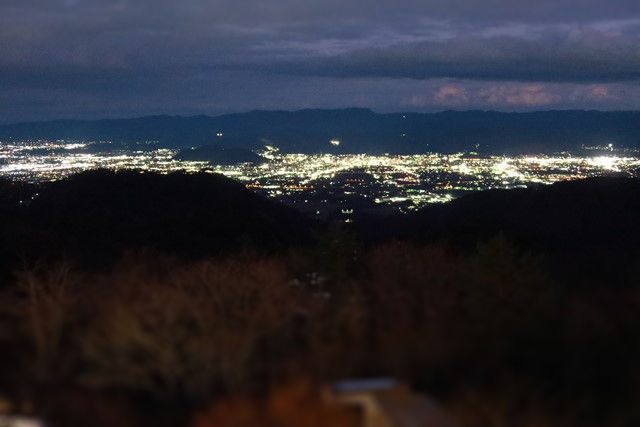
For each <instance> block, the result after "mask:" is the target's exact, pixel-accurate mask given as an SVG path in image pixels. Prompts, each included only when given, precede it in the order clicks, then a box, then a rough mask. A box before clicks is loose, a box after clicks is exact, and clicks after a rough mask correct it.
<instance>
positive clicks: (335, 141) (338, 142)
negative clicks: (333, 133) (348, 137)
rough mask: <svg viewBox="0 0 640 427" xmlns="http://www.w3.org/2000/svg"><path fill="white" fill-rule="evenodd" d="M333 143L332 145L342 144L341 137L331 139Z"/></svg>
mask: <svg viewBox="0 0 640 427" xmlns="http://www.w3.org/2000/svg"><path fill="white" fill-rule="evenodd" d="M329 142H330V143H331V145H333V146H334V147H337V146H338V145H340V140H339V139H332V140H331V141H329Z"/></svg>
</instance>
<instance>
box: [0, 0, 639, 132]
mask: <svg viewBox="0 0 640 427" xmlns="http://www.w3.org/2000/svg"><path fill="white" fill-rule="evenodd" d="M639 83H640V1H638V0H526V1H525V0H483V1H479V0H448V1H442V0H369V1H363V0H322V1H320V0H313V1H309V0H212V1H205V0H135V1H133V0H113V1H107V0H0V122H4V123H6V122H15V121H26V120H41V119H53V118H97V117H129V116H141V115H148V114H164V113H166V114H221V113H228V112H236V111H246V110H251V109H300V108H316V107H319V108H335V107H351V106H357V107H368V108H372V109H374V110H376V111H381V112H386V111H439V110H447V109H491V110H505V111H527V110H548V109H565V108H579V109H602V110H612V109H614V110H616V109H638V108H640V84H639Z"/></svg>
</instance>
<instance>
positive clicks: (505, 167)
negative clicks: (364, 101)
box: [0, 141, 640, 221]
mask: <svg viewBox="0 0 640 427" xmlns="http://www.w3.org/2000/svg"><path fill="white" fill-rule="evenodd" d="M595 148H598V147H595ZM604 148H606V149H607V151H602V150H596V149H593V147H583V150H582V154H580V155H575V154H569V153H560V154H557V155H537V156H511V157H506V156H481V155H478V154H476V153H455V154H438V153H432V154H420V155H367V154H283V153H280V152H279V151H278V149H277V148H274V147H270V146H267V147H265V149H264V150H263V151H261V152H260V153H259V154H260V155H261V156H262V158H263V159H264V161H263V162H260V163H240V164H234V165H210V164H209V163H207V162H205V161H182V160H177V159H176V158H175V155H176V154H177V152H178V151H177V150H172V149H167V148H158V147H157V146H155V145H154V144H153V143H140V144H133V145H129V146H120V145H118V144H110V143H108V142H102V143H90V142H81V141H73V142H69V141H22V142H11V143H2V144H1V145H0V176H2V177H4V178H8V179H14V180H25V181H30V182H39V181H51V180H59V179H61V178H64V177H66V176H69V175H71V174H73V173H78V172H81V171H84V170H89V169H96V168H107V169H113V170H123V169H133V170H140V171H154V172H160V173H169V172H173V171H186V172H199V171H206V172H212V173H220V174H223V175H225V176H227V177H230V178H233V179H235V180H238V181H240V182H242V183H243V184H245V185H246V187H247V188H249V189H251V190H253V191H256V192H258V193H261V194H264V195H267V196H269V197H272V198H275V199H278V200H280V201H283V202H284V203H286V204H289V205H292V206H295V207H296V208H298V209H300V210H302V211H305V212H307V213H311V214H314V215H320V216H329V215H335V214H338V215H344V216H345V217H346V218H347V219H346V220H347V221H348V216H349V215H351V214H352V213H353V212H354V210H355V211H356V212H358V213H363V212H370V213H373V212H377V213H380V212H391V211H393V210H401V211H405V212H406V211H410V210H414V209H417V208H420V207H422V206H424V205H426V204H429V203H441V202H447V201H450V200H452V199H454V198H456V197H459V196H461V195H463V194H465V193H468V192H473V191H479V190H486V189H495V188H516V187H525V186H527V185H531V184H550V183H553V182H556V181H561V180H571V179H580V178H586V177H593V176H601V175H605V174H612V173H618V174H624V175H627V176H638V175H639V174H640V155H639V154H638V153H637V152H634V151H629V150H614V149H613V148H612V147H604Z"/></svg>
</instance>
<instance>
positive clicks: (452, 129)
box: [0, 108, 640, 153]
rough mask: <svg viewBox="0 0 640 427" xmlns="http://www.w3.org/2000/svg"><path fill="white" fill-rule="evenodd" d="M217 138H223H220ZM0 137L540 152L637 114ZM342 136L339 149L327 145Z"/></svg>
mask: <svg viewBox="0 0 640 427" xmlns="http://www.w3.org/2000/svg"><path fill="white" fill-rule="evenodd" d="M218 135H221V136H218ZM0 138H2V139H10V138H16V139H56V140H57V139H64V140H72V139H83V140H91V141H113V142H132V141H138V142H145V141H154V142H157V143H159V144H160V145H162V146H168V147H173V148H185V147H197V146H202V145H206V144H213V145H216V146H221V147H225V148H234V147H235V148H243V149H248V150H252V149H256V148H259V147H262V146H264V145H265V144H271V145H275V146H277V147H279V148H280V149H281V150H283V151H285V152H302V153H316V152H345V153H385V152H389V153H422V152H427V151H442V152H453V151H461V150H471V151H478V150H479V151H481V152H484V153H538V152H553V151H560V150H576V149H578V148H580V147H581V146H582V145H599V146H604V145H608V144H614V145H616V146H635V147H637V146H638V145H639V144H640V112H634V111H626V112H599V111H544V112H531V113H501V112H485V111H445V112H440V113H426V114H422V113H405V114H402V113H394V114H379V113H375V112H373V111H370V110H367V109H358V108H350V109H342V110H300V111H293V112H289V111H251V112H248V113H241V114H228V115H222V116H217V117H209V116H193V117H180V116H153V117H143V118H136V119H110V120H58V121H50V122H34V123H21V124H13V125H5V126H0ZM332 139H338V140H340V141H341V144H340V146H339V147H335V146H333V145H331V144H330V141H331V140H332Z"/></svg>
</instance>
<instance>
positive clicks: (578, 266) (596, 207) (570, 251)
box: [361, 177, 640, 281]
mask: <svg viewBox="0 0 640 427" xmlns="http://www.w3.org/2000/svg"><path fill="white" fill-rule="evenodd" d="M639 218H640V180H637V179H629V178H621V177H602V178H592V179H585V180H579V181H566V182H559V183H556V184H553V185H550V186H545V185H540V186H534V187H531V188H526V189H513V190H491V191H484V192H480V193H475V194H471V195H468V196H465V197H462V198H460V199H457V200H454V201H453V202H451V203H448V204H443V205H436V206H430V207H427V208H425V209H422V210H421V211H419V212H416V213H413V214H410V215H408V216H404V217H392V218H387V219H383V220H379V221H375V222H373V223H366V222H365V223H363V224H361V233H362V234H363V235H364V236H367V237H368V238H373V240H379V239H382V240H388V239H397V240H410V241H414V242H433V241H447V242H450V243H451V244H453V245H455V246H463V247H472V246H474V245H475V244H477V242H481V241H486V240H487V239H490V238H493V237H495V236H502V237H504V238H506V239H508V240H510V241H512V242H514V243H515V244H517V245H518V246H519V247H521V248H522V249H524V250H527V251H531V252H534V253H540V254H544V255H545V256H547V257H549V258H550V259H551V260H553V261H555V262H557V263H559V264H560V266H561V268H562V270H563V271H566V272H571V274H580V272H582V273H581V275H582V276H586V277H589V275H591V274H599V275H602V276H604V277H603V278H605V277H606V278H607V279H609V280H611V281H615V279H616V278H617V277H618V276H620V275H625V274H627V273H630V272H629V271H628V270H627V267H628V268H633V266H635V265H636V263H635V262H634V261H638V260H640V257H638V255H639V254H640V246H639V244H638V242H640V221H639V220H638V219H639Z"/></svg>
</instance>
